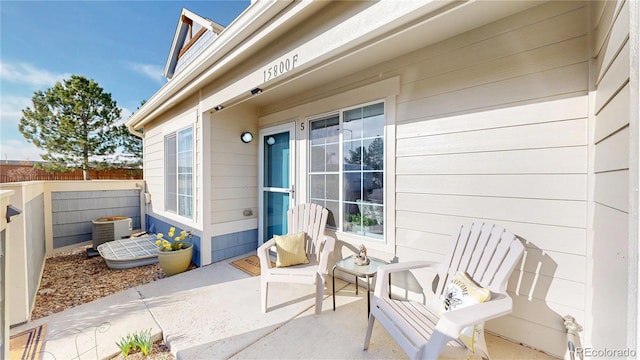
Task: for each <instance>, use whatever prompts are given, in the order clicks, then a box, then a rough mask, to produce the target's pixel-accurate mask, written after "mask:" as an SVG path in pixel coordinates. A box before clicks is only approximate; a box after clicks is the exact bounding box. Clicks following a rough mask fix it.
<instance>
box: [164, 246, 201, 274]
mask: <svg viewBox="0 0 640 360" xmlns="http://www.w3.org/2000/svg"><path fill="white" fill-rule="evenodd" d="M185 245H186V243H185ZM192 255H193V244H189V247H187V248H184V249H180V250H175V251H160V250H158V262H159V263H160V268H161V269H162V271H164V273H165V274H166V275H167V276H171V275H175V274H179V273H181V272H183V271H186V270H187V269H188V268H189V265H191V256H192Z"/></svg>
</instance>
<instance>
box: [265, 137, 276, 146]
mask: <svg viewBox="0 0 640 360" xmlns="http://www.w3.org/2000/svg"><path fill="white" fill-rule="evenodd" d="M266 141H267V145H269V146H271V145H273V144H275V143H276V138H274V137H273V136H269V137H268V138H267V140H266Z"/></svg>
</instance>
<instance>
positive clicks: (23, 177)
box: [0, 164, 142, 183]
mask: <svg viewBox="0 0 640 360" xmlns="http://www.w3.org/2000/svg"><path fill="white" fill-rule="evenodd" d="M89 176H90V178H91V179H92V180H99V179H101V180H105V179H109V180H138V179H142V169H133V168H121V169H108V170H90V171H89ZM83 179H84V177H83V175H82V170H74V171H67V172H49V171H46V170H44V169H36V168H34V167H33V165H26V164H25V165H22V164H0V183H9V182H20V181H36V180H83Z"/></svg>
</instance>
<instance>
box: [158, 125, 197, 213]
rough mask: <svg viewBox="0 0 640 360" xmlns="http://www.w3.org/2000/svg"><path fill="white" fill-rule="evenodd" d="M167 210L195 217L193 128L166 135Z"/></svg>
mask: <svg viewBox="0 0 640 360" xmlns="http://www.w3.org/2000/svg"><path fill="white" fill-rule="evenodd" d="M164 152H165V199H164V200H165V202H164V203H165V210H166V211H169V212H172V213H175V214H178V215H180V216H184V217H186V218H189V219H192V218H193V129H192V128H186V129H183V130H180V131H178V132H176V133H173V134H169V135H166V136H165V137H164Z"/></svg>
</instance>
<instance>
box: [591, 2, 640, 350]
mask: <svg viewBox="0 0 640 360" xmlns="http://www.w3.org/2000/svg"><path fill="white" fill-rule="evenodd" d="M590 5H591V13H592V16H593V18H594V19H593V21H594V23H593V24H592V26H593V28H594V52H595V53H594V56H595V57H596V61H595V63H596V69H595V73H596V78H595V82H596V84H595V86H596V92H595V101H594V102H595V104H594V105H593V112H594V114H595V130H594V136H593V139H592V140H591V141H593V144H594V145H595V154H594V159H593V162H594V163H593V171H594V174H595V175H594V176H595V183H594V201H595V206H594V218H595V221H594V224H593V230H594V240H593V247H592V248H593V250H592V253H593V256H594V257H595V258H596V261H594V262H593V264H592V265H591V266H592V277H591V279H592V280H591V281H592V283H593V285H592V286H593V295H592V296H593V298H592V309H593V310H592V312H591V314H592V317H593V318H592V319H591V321H592V322H591V323H590V325H591V327H592V328H593V333H592V343H591V344H592V345H593V347H594V348H603V347H607V348H620V349H624V348H626V347H627V326H626V325H625V324H626V323H627V321H629V316H628V315H629V313H628V311H627V297H628V283H627V281H628V280H627V277H628V274H627V271H628V266H629V260H628V259H629V256H628V249H629V244H628V241H629V234H628V229H629V226H628V223H629V203H628V201H629V200H628V199H629V118H630V114H629V109H630V107H629V101H630V98H629V58H630V57H629V44H628V39H629V10H628V8H629V3H628V2H624V1H607V2H604V1H602V2H593V3H591V4H590ZM635 101H638V99H635ZM587 326H589V323H587Z"/></svg>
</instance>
